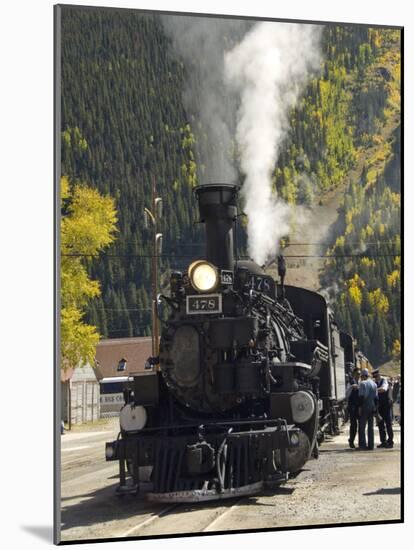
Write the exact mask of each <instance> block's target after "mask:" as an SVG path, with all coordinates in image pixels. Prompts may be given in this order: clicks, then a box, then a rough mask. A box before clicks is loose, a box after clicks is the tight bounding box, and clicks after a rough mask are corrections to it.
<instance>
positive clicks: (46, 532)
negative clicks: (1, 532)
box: [21, 525, 53, 543]
mask: <svg viewBox="0 0 414 550" xmlns="http://www.w3.org/2000/svg"><path fill="white" fill-rule="evenodd" d="M21 528H22V529H23V530H24V531H26V532H27V533H30V534H31V535H34V536H35V537H37V538H38V539H40V540H43V541H46V542H49V543H53V527H52V526H51V525H21Z"/></svg>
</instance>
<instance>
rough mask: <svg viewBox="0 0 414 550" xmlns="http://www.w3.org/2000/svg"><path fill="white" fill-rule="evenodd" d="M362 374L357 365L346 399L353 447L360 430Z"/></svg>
mask: <svg viewBox="0 0 414 550" xmlns="http://www.w3.org/2000/svg"><path fill="white" fill-rule="evenodd" d="M360 376H361V371H360V369H359V368H358V367H355V368H354V369H353V371H352V378H351V380H350V385H349V386H348V388H347V390H346V399H347V403H348V414H349V439H348V442H349V446H350V447H351V449H355V445H354V440H355V436H356V434H357V432H358V418H359V414H358V406H359V386H358V382H359V378H360Z"/></svg>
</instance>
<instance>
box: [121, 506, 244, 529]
mask: <svg viewBox="0 0 414 550" xmlns="http://www.w3.org/2000/svg"><path fill="white" fill-rule="evenodd" d="M246 499H248V497H247V496H245V497H240V498H238V499H231V501H229V502H227V503H226V504H225V505H223V504H221V505H220V506H219V510H218V509H217V502H215V503H214V504H213V503H209V504H208V505H207V504H206V505H203V504H202V503H196V504H195V506H194V507H193V508H190V509H188V506H189V505H188V504H181V503H180V504H171V505H170V506H166V507H165V508H162V509H160V510H159V511H156V512H154V513H153V514H152V515H151V516H150V517H148V518H146V519H145V520H143V521H141V522H140V523H138V524H136V525H134V526H132V527H130V528H129V529H128V530H126V531H124V532H123V533H121V534H119V535H118V536H120V537H139V536H148V535H153V534H158V535H159V534H169V533H171V534H176V533H177V534H178V533H185V532H189V533H191V532H199V533H204V532H212V531H216V530H218V529H219V528H220V523H221V521H222V520H223V519H224V518H225V517H226V516H228V515H229V514H231V512H232V511H233V510H235V509H236V508H237V507H238V506H240V505H241V503H242V502H243V501H245V500H246ZM174 512H175V513H178V514H183V516H184V514H185V525H186V528H185V529H183V530H180V531H176V528H177V522H176V514H175V513H174ZM200 515H202V520H203V521H202V522H200ZM206 516H207V517H206ZM169 518H170V520H169ZM194 527H195V528H194Z"/></svg>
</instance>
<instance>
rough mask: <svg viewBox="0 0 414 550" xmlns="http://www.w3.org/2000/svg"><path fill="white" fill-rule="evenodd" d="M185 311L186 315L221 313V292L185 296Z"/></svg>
mask: <svg viewBox="0 0 414 550" xmlns="http://www.w3.org/2000/svg"><path fill="white" fill-rule="evenodd" d="M186 312H187V315H201V314H209V313H210V314H211V313H221V312H222V304H221V294H203V295H202V294H198V295H197V296H187V303H186Z"/></svg>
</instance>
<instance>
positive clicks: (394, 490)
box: [363, 487, 401, 497]
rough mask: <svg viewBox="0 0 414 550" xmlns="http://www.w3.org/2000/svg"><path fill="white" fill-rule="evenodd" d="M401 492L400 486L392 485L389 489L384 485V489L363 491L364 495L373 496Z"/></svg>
mask: <svg viewBox="0 0 414 550" xmlns="http://www.w3.org/2000/svg"><path fill="white" fill-rule="evenodd" d="M400 494H401V488H400V487H392V488H389V489H388V488H385V487H383V488H382V489H377V490H376V491H373V492H372V493H363V495H364V497H368V496H373V495H400Z"/></svg>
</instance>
